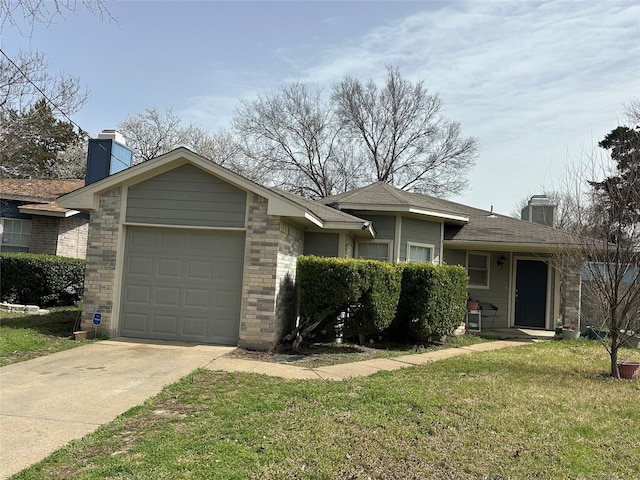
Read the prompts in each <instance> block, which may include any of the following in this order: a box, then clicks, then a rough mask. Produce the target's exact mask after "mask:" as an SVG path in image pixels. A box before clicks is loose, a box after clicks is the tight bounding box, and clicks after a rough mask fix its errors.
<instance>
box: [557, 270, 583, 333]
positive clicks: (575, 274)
mask: <svg viewBox="0 0 640 480" xmlns="http://www.w3.org/2000/svg"><path fill="white" fill-rule="evenodd" d="M562 281H563V283H562V286H561V291H562V296H563V298H562V305H563V308H562V318H563V323H564V324H565V325H580V327H581V328H582V329H583V330H584V329H585V328H586V326H585V325H582V323H583V322H582V321H581V320H582V319H581V312H580V310H581V306H582V305H581V296H582V283H581V279H580V269H579V268H566V269H565V271H564V272H563V279H562Z"/></svg>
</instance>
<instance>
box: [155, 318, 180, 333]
mask: <svg viewBox="0 0 640 480" xmlns="http://www.w3.org/2000/svg"><path fill="white" fill-rule="evenodd" d="M151 324H152V326H153V327H152V328H153V330H152V333H159V334H165V335H167V334H169V335H176V334H177V333H178V331H179V330H180V315H178V314H175V315H160V314H154V315H153V317H152V322H151Z"/></svg>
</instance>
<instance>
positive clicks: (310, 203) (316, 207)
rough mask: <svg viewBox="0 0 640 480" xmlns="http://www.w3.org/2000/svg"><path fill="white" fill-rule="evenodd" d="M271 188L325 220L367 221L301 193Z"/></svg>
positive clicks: (342, 221) (343, 221)
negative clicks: (302, 195) (305, 196)
mask: <svg viewBox="0 0 640 480" xmlns="http://www.w3.org/2000/svg"><path fill="white" fill-rule="evenodd" d="M270 190H271V191H273V192H275V193H277V194H278V195H281V196H283V197H285V198H286V199H288V200H291V201H292V202H295V203H297V204H298V205H300V206H301V207H302V208H304V209H305V210H308V211H309V212H311V213H312V214H313V215H315V216H316V217H318V218H319V219H320V220H322V221H323V222H340V223H345V222H346V223H364V222H365V221H366V220H363V219H362V218H358V217H356V216H354V215H350V214H348V213H346V212H341V211H340V210H336V209H335V208H331V207H328V206H326V205H323V204H322V203H319V202H317V201H315V200H311V199H309V198H304V197H301V196H300V195H296V194H295V193H291V192H287V191H285V190H281V189H279V188H271V189H270Z"/></svg>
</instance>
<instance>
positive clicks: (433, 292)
mask: <svg viewBox="0 0 640 480" xmlns="http://www.w3.org/2000/svg"><path fill="white" fill-rule="evenodd" d="M468 282H469V277H468V275H467V272H466V270H465V269H464V268H463V267H459V266H452V265H431V264H428V263H407V264H404V266H403V270H402V289H401V294H400V301H399V302H398V315H397V318H396V322H395V326H396V327H397V329H398V330H399V331H400V332H405V333H408V334H409V335H411V336H412V337H414V338H416V339H418V340H429V339H433V338H439V337H441V336H443V335H448V334H450V333H451V332H452V331H453V330H455V329H456V328H457V327H458V326H459V325H460V323H461V322H462V321H463V320H464V315H465V313H466V309H467V307H466V303H467V286H468Z"/></svg>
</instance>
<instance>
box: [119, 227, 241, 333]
mask: <svg viewBox="0 0 640 480" xmlns="http://www.w3.org/2000/svg"><path fill="white" fill-rule="evenodd" d="M126 237H127V240H126V247H125V257H124V258H125V259H124V273H123V290H122V309H121V325H122V327H121V334H122V335H123V336H125V337H137V338H152V339H161V340H180V341H190V342H206V343H220V344H227V345H236V344H237V342H238V330H239V324H240V302H241V298H242V265H243V257H244V233H243V232H211V231H197V230H180V229H163V228H147V227H128V228H127V236H126Z"/></svg>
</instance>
